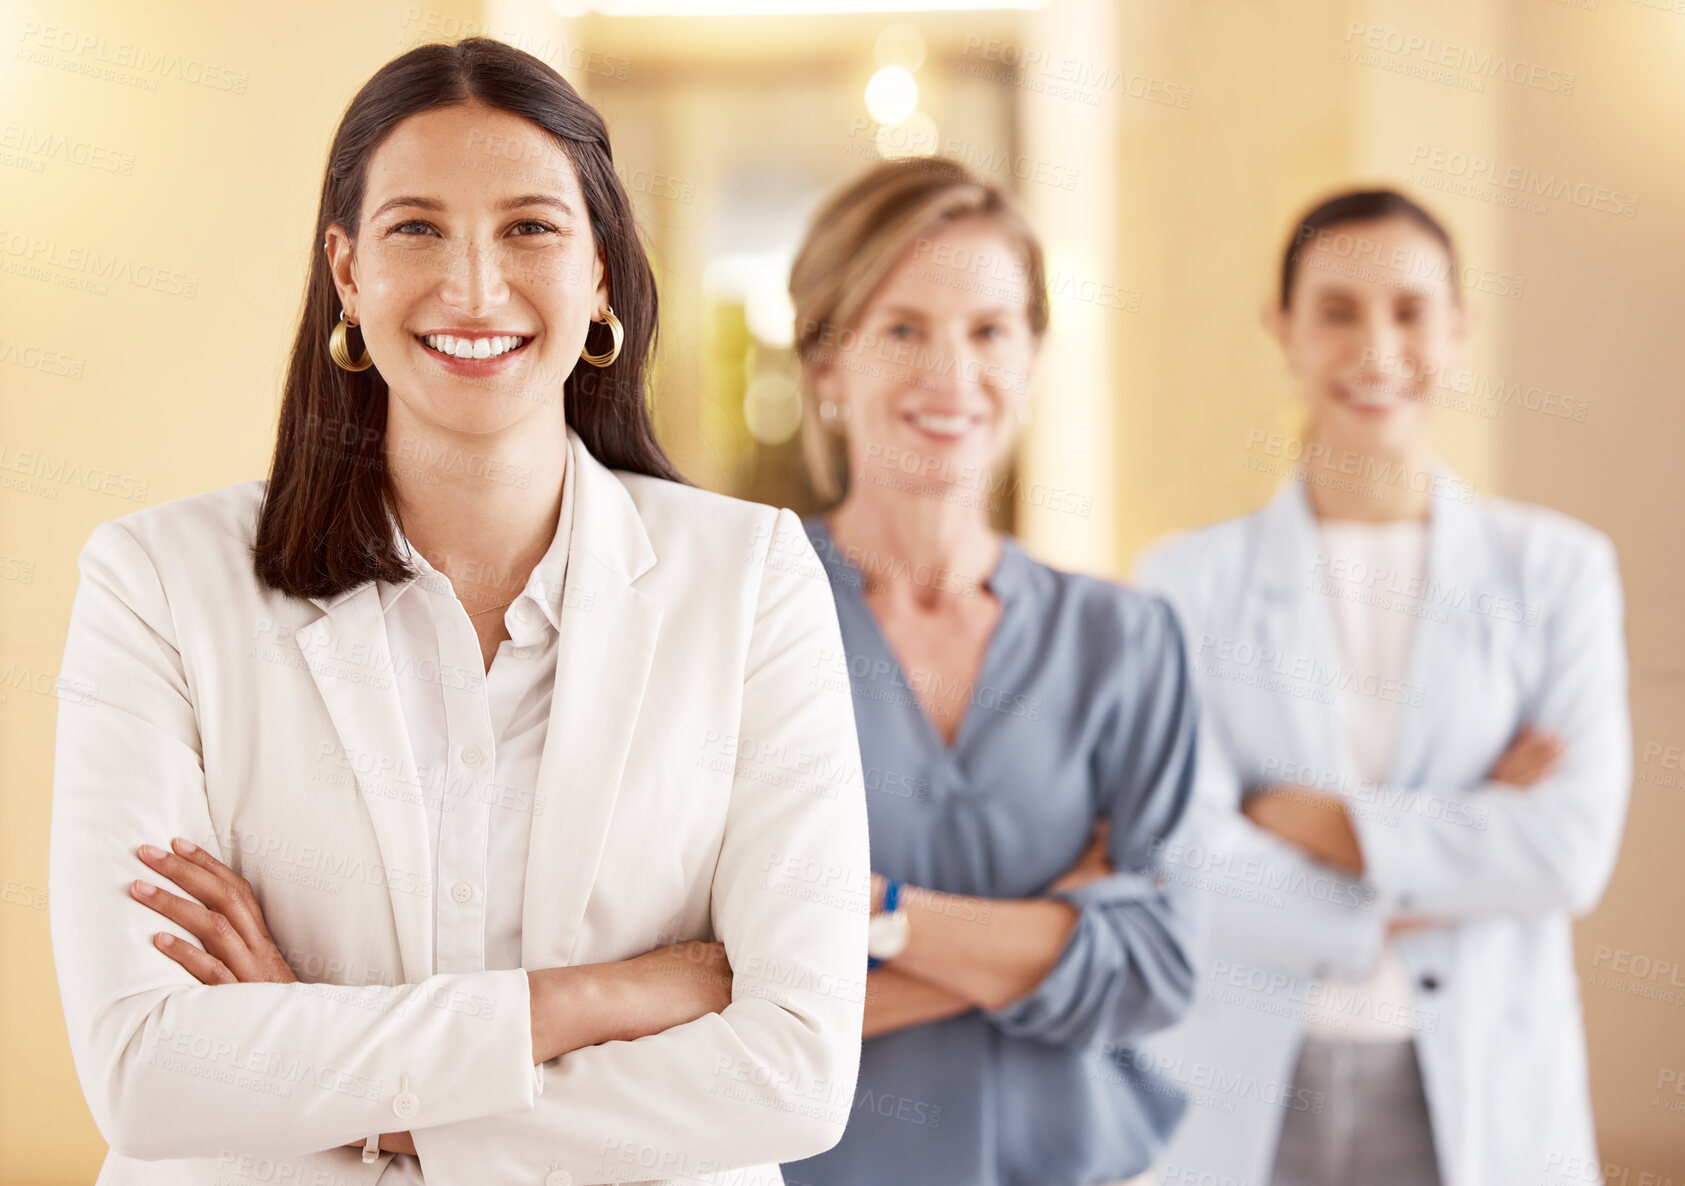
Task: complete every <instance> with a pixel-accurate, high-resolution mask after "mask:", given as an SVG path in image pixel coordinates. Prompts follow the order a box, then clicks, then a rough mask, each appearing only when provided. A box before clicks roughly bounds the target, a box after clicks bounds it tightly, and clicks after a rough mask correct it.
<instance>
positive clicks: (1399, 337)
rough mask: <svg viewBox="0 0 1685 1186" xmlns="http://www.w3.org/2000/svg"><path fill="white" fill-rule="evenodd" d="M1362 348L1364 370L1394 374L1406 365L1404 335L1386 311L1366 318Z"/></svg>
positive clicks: (1376, 312) (1379, 311)
mask: <svg viewBox="0 0 1685 1186" xmlns="http://www.w3.org/2000/svg"><path fill="white" fill-rule="evenodd" d="M1362 346H1363V355H1362V364H1363V369H1364V370H1375V371H1381V372H1383V373H1386V374H1394V373H1396V372H1397V371H1398V370H1399V368H1400V367H1401V366H1403V365H1404V359H1403V350H1404V335H1403V334H1402V333H1401V332H1400V331H1399V328H1398V326H1397V325H1396V324H1394V322H1393V319H1392V317H1391V315H1390V314H1389V313H1388V312H1386V311H1384V310H1375V311H1373V312H1372V313H1371V314H1370V315H1369V316H1368V317H1366V318H1364V321H1363V340H1362Z"/></svg>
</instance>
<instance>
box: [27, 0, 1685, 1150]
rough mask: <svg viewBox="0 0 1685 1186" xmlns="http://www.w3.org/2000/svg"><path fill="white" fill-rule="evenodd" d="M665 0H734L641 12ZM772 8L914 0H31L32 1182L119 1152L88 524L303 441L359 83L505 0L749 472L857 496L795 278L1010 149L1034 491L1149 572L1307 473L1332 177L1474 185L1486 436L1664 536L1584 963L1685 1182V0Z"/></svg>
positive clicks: (671, 349) (721, 434) (1015, 496)
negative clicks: (607, 138) (803, 378)
mask: <svg viewBox="0 0 1685 1186" xmlns="http://www.w3.org/2000/svg"><path fill="white" fill-rule="evenodd" d="M655 7H665V8H668V9H672V10H677V9H681V8H684V9H689V10H691V12H692V13H693V15H672V14H671V13H667V14H664V15H643V16H640V15H630V12H631V11H633V10H636V9H639V8H655ZM749 7H759V8H768V7H783V8H786V9H790V8H801V9H807V8H815V9H838V8H845V9H847V8H856V9H857V8H874V9H877V8H888V7H896V6H894V5H890V4H882V5H876V4H862V3H853V4H850V3H835V4H794V3H792V4H786V5H770V4H760V5H754V4H745V3H736V4H732V3H707V2H700V0H699V2H698V3H695V4H691V5H678V4H672V5H666V6H661V5H652V4H640V3H637V2H636V0H619V2H618V3H615V2H611V0H604V2H603V3H600V4H599V5H597V6H596V10H591V9H589V7H588V6H587V5H586V4H584V3H562V4H559V5H557V6H553V7H552V6H547V5H544V4H540V3H525V2H520V3H518V2H516V0H488V2H487V3H483V4H481V3H466V2H464V3H433V2H431V0H417V2H416V3H413V4H407V3H390V2H364V3H359V4H357V5H354V6H352V5H337V4H328V3H323V2H321V0H302V2H298V3H294V4H292V5H289V6H287V7H286V8H284V9H283V8H280V7H273V8H266V9H258V8H248V9H235V8H232V7H227V6H220V5H211V4H190V3H185V2H183V0H152V2H151V3H149V4H147V5H145V6H144V7H142V6H137V5H129V4H121V3H116V2H114V0H55V2H53V3H47V2H45V0H6V3H5V4H4V5H3V6H0V389H3V392H4V399H3V408H0V753H3V755H4V762H5V774H4V786H3V791H0V824H3V827H0V888H3V893H0V951H3V953H4V957H3V960H0V1182H4V1183H14V1182H15V1183H60V1182H62V1183H71V1182H86V1181H89V1180H91V1179H92V1178H93V1176H94V1174H95V1172H96V1170H97V1167H98V1164H99V1161H100V1159H101V1157H102V1155H103V1152H104V1146H103V1143H102V1142H101V1140H100V1137H99V1134H98V1133H97V1131H96V1130H95V1128H94V1126H93V1123H92V1121H91V1119H90V1117H89V1115H88V1112H87V1109H86V1107H85V1105H84V1104H83V1101H82V1098H81V1094H80V1091H79V1089H78V1086H77V1082H76V1079H75V1075H74V1070H73V1068H72V1066H71V1063H70V1058H69V1052H68V1047H67V1045H66V1041H65V1035H64V1028H63V1022H62V1019H61V1016H60V1013H59V1007H58V1000H57V985H56V981H55V978H54V971H53V965H52V960H51V954H50V950H49V944H48V933H47V913H46V892H45V889H44V887H45V885H46V837H47V825H48V816H49V799H50V787H51V765H52V737H53V727H54V717H55V708H56V697H55V681H56V666H57V663H58V660H59V657H60V654H61V651H62V646H63V640H64V625H65V621H66V618H67V615H68V612H69V608H70V601H71V597H72V594H73V592H74V589H75V583H76V568H75V559H76V554H77V552H78V550H79V549H80V547H81V545H82V543H83V541H84V540H85V539H86V538H87V536H88V533H89V532H90V531H91V530H92V529H93V527H94V526H95V525H96V524H98V523H100V522H102V521H104V520H107V519H111V518H115V517H117V516H118V515H122V514H125V513H127V512H128V511H130V510H133V509H136V508H138V507H140V506H144V505H150V504H152V503H156V502H159V501H163V500H165V499H169V498H175V497H178V496H182V495H187V494H192V493H196V492H199V491H202V490H206V489H209V488H212V487H216V486H221V485H225V484H227V483H231V482H235V481H239V480H243V479H246V478H250V477H254V476H262V475H263V473H264V472H265V468H266V465H267V461H268V454H269V450H270V447H271V444H272V433H273V427H274V420H275V413H276V408H277V394H278V390H279V382H280V374H281V369H282V367H283V364H284V359H285V350H286V348H287V346H288V344H289V343H290V341H291V337H292V333H293V330H294V327H295V319H296V317H297V315H298V308H299V298H300V293H301V291H302V283H303V277H304V273H305V268H306V264H307V261H308V258H309V253H310V252H311V251H312V250H314V249H315V242H314V238H313V235H312V222H313V218H314V210H315V202H316V195H317V192H318V189H319V186H320V179H321V171H322V167H323V161H324V154H325V150H326V146H327V143H328V140H329V138H330V136H331V134H332V131H333V128H334V126H335V123H336V121H337V119H338V117H339V115H340V113H341V112H342V111H343V109H344V106H345V104H346V102H347V101H348V100H349V99H350V97H351V95H352V94H353V93H354V91H355V90H356V89H357V87H358V86H359V85H360V84H361V83H362V82H363V81H364V80H365V79H366V78H367V77H368V75H369V74H370V73H372V72H373V71H374V70H375V69H376V68H377V67H379V66H380V65H381V64H382V63H384V62H386V61H387V60H389V59H390V58H391V57H393V56H395V55H396V54H397V53H399V52H401V51H402V50H404V49H406V48H408V47H409V46H411V45H414V44H416V43H417V42H420V41H426V40H453V39H455V38H458V37H461V36H464V35H467V34H473V33H481V34H487V35H491V36H496V37H499V38H501V39H503V40H506V41H509V42H511V43H513V44H515V45H518V46H520V47H522V48H524V49H527V50H529V51H530V52H532V53H534V54H537V55H538V56H540V57H542V58H544V59H545V60H547V61H549V62H550V63H551V64H552V65H553V66H555V67H556V68H557V69H558V70H560V71H561V72H562V73H563V74H564V75H565V76H566V77H568V79H569V80H570V81H572V82H573V83H574V84H575V86H577V87H578V88H579V90H580V91H581V92H582V93H583V94H584V95H585V96H586V97H587V98H588V99H589V100H591V101H592V102H593V103H595V104H596V105H597V106H598V107H599V108H600V109H601V110H602V111H603V112H604V114H605V116H606V117H607V119H608V121H609V125H610V128H611V132H612V135H613V138H614V146H615V155H616V160H617V163H618V166H619V168H620V171H621V176H622V179H623V180H624V182H625V184H626V185H627V187H628V189H630V190H631V191H632V192H633V193H634V196H635V199H636V201H637V204H638V209H639V213H640V216H641V218H642V219H643V223H644V228H645V234H646V238H647V240H648V246H649V249H650V252H651V255H652V257H653V258H654V260H655V262H656V267H657V274H658V277H659V280H660V284H661V299H662V303H663V319H662V328H661V335H662V336H661V347H660V356H659V363H658V371H657V379H656V390H655V393H654V402H655V407H656V413H657V422H658V426H659V428H660V431H661V434H662V438H663V441H664V443H665V445H666V446H667V448H668V449H669V451H670V452H671V453H672V454H673V456H674V457H675V459H676V460H677V461H678V462H679V464H680V465H681V467H682V468H683V469H684V470H685V472H686V473H688V474H689V475H690V476H691V477H692V478H693V479H694V480H696V481H698V482H699V483H701V484H703V485H707V486H711V487H714V488H717V489H722V490H726V491H728V492H731V493H734V494H738V495H741V496H744V497H749V498H756V499H760V500H763V501H768V502H774V503H780V504H784V505H790V506H794V507H796V508H797V509H798V510H802V511H806V510H809V509H812V508H813V507H814V505H815V503H814V501H813V496H812V493H811V491H810V490H809V489H808V487H807V485H806V483H805V479H804V477H803V475H802V472H801V469H800V464H799V455H798V451H797V447H796V444H795V440H794V434H795V429H796V424H797V419H796V418H797V416H798V415H799V409H798V406H797V403H796V395H795V385H794V384H795V368H794V362H793V359H792V357H791V354H790V351H789V349H788V343H789V331H790V326H789V311H788V308H787V305H786V304H785V303H784V298H783V297H782V293H781V290H782V282H783V273H782V269H783V268H784V267H785V266H787V263H788V259H789V256H790V254H791V253H792V251H793V250H794V248H795V246H796V243H797V241H798V239H799V237H800V235H801V233H802V229H803V227H804V226H805V222H806V219H807V217H808V215H809V214H810V212H811V211H812V209H813V207H814V206H815V204H816V203H817V201H818V199H819V198H820V196H821V195H822V194H823V193H824V192H825V191H826V190H827V189H829V188H830V187H832V186H834V185H835V184H837V183H839V182H841V181H843V180H845V179H847V178H849V177H851V176H853V175H854V174H855V173H857V172H859V171H860V170H862V169H863V168H865V167H866V165H867V164H868V163H869V162H871V161H873V160H875V159H877V158H878V157H880V156H885V155H896V154H908V153H925V154H938V155H944V156H952V157H954V158H956V159H959V160H962V161H964V162H965V163H967V164H969V165H971V166H972V167H974V168H977V169H979V170H980V171H983V172H985V173H989V174H992V175H994V176H995V177H997V178H998V179H1000V180H1002V181H1003V182H1005V183H1007V184H1009V185H1010V186H1011V187H1012V189H1013V190H1014V191H1015V192H1016V193H1017V194H1018V195H1019V197H1020V198H1021V199H1022V200H1023V202H1024V203H1025V204H1026V205H1027V207H1028V208H1029V210H1030V212H1031V214H1032V217H1033V218H1034V220H1035V222H1036V224H1037V226H1038V228H1039V230H1040V231H1041V233H1042V234H1043V236H1044V238H1045V241H1046V243H1047V246H1048V249H1049V253H1050V270H1051V273H1052V290H1053V328H1052V331H1051V336H1050V338H1049V341H1048V348H1047V349H1046V350H1044V352H1043V358H1042V364H1041V367H1040V370H1039V372H1038V375H1037V381H1036V384H1035V411H1036V418H1035V422H1034V426H1033V428H1032V429H1031V432H1030V434H1029V437H1028V439H1027V441H1026V444H1025V446H1024V448H1023V450H1022V454H1021V457H1020V458H1019V463H1018V466H1017V468H1016V472H1015V473H1014V475H1013V478H1012V481H1011V483H1010V484H1009V486H1008V487H1007V489H1006V490H1005V494H1006V495H1007V497H1006V498H1005V499H1004V500H1003V503H1002V505H1001V507H1000V508H999V510H998V517H999V519H1000V521H1001V522H1002V523H1003V525H1006V526H1010V527H1012V528H1013V529H1014V530H1016V531H1018V532H1019V533H1020V535H1021V536H1022V537H1023V539H1024V540H1025V542H1026V543H1027V545H1028V546H1029V548H1030V549H1031V551H1032V552H1034V553H1036V554H1037V555H1039V556H1040V557H1042V558H1043V559H1045V560H1047V561H1048V562H1050V563H1053V564H1056V565H1060V566H1063V567H1068V568H1073V569H1079V570H1084V571H1089V572H1094V573H1098V574H1101V575H1106V576H1111V577H1117V578H1122V577H1124V576H1126V575H1127V573H1128V570H1129V565H1130V562H1131V560H1132V559H1133V557H1134V555H1135V554H1136V553H1137V552H1138V551H1139V550H1140V549H1141V548H1142V547H1143V546H1144V545H1145V544H1147V543H1148V542H1150V541H1151V540H1153V539H1154V538H1155V537H1157V536H1159V535H1160V534H1162V533H1164V532H1166V531H1169V530H1173V529H1177V528H1181V527H1186V526H1190V525H1193V524H1198V523H1204V522H1209V521H1212V520H1215V519H1219V518H1224V517H1228V516H1232V515H1236V514H1240V513H1243V512H1246V511H1249V510H1251V509H1253V508H1255V507H1257V506H1258V505H1260V504H1261V503H1262V502H1263V501H1264V500H1265V499H1266V498H1267V497H1268V496H1269V493H1270V491H1271V489H1272V488H1273V486H1274V484H1275V481H1276V478H1275V477H1274V476H1273V475H1271V474H1270V473H1268V472H1266V469H1265V467H1264V466H1263V465H1262V464H1261V461H1262V460H1263V459H1262V457H1261V452H1262V450H1263V449H1264V446H1262V445H1260V443H1259V442H1260V441H1262V440H1266V439H1267V437H1268V434H1271V433H1283V434H1288V435H1291V434H1292V432H1293V431H1294V428H1295V424H1296V422H1297V413H1296V409H1295V406H1294V401H1293V397H1292V394H1291V391H1290V388H1289V384H1288V382H1287V378H1286V374H1285V371H1284V368H1283V365H1282V363H1281V361H1280V358H1279V355H1278V353H1277V351H1276V349H1275V347H1274V345H1273V343H1272V342H1271V341H1270V340H1269V339H1267V338H1266V336H1265V335H1264V332H1263V330H1262V327H1261V323H1260V317H1259V315H1260V310H1261V309H1262V308H1263V307H1264V305H1265V303H1266V302H1267V301H1268V300H1269V299H1270V293H1271V286H1272V284H1273V282H1274V280H1275V269H1276V267H1277V260H1278V258H1279V253H1280V250H1281V247H1282V243H1283V239H1284V236H1285V235H1286V234H1287V231H1288V227H1289V225H1290V223H1291V221H1292V219H1293V217H1294V216H1295V215H1296V214H1297V213H1298V212H1299V211H1300V210H1301V209H1303V208H1304V207H1306V206H1307V205H1308V204H1309V203H1310V202H1311V201H1313V200H1314V199H1316V198H1318V197H1320V196H1321V195H1322V194H1323V193H1325V192H1326V191H1328V190H1331V189H1333V188H1336V187H1343V186H1346V185H1349V184H1351V183H1353V182H1369V181H1373V182H1382V183H1388V184H1394V185H1401V186H1404V187H1407V188H1408V189H1409V190H1410V191H1411V192H1412V193H1413V194H1414V195H1415V196H1417V197H1418V198H1420V199H1421V200H1422V201H1423V202H1424V203H1425V204H1427V205H1428V206H1429V207H1430V208H1431V209H1433V210H1435V211H1436V212H1438V213H1439V214H1440V215H1442V216H1443V218H1444V219H1445V220H1446V221H1447V222H1448V223H1449V225H1450V226H1451V227H1452V229H1453V232H1454V233H1455V234H1456V236H1457V237H1458V239H1459V245H1460V248H1461V252H1462V256H1463V262H1464V265H1465V280H1468V281H1470V282H1471V284H1470V291H1469V298H1470V300H1471V302H1472V305H1473V307H1474V311H1475V315H1476V322H1475V333H1474V346H1473V351H1472V356H1471V359H1470V368H1471V371H1472V380H1471V382H1470V383H1469V384H1468V390H1467V391H1460V390H1450V389H1447V390H1446V391H1445V392H1444V397H1445V398H1444V400H1443V401H1442V402H1441V404H1440V405H1439V406H1438V407H1437V408H1436V411H1435V415H1436V417H1437V421H1436V426H1435V435H1436V440H1437V442H1438V444H1439V446H1440V449H1441V451H1442V452H1443V453H1444V454H1445V455H1446V456H1447V457H1448V458H1449V460H1450V461H1451V462H1452V464H1453V465H1454V466H1455V467H1456V468H1457V469H1458V471H1459V472H1460V473H1461V474H1462V476H1463V477H1465V478H1466V479H1468V480H1470V481H1472V482H1473V483H1474V484H1475V486H1476V488H1477V489H1479V490H1481V491H1484V492H1490V493H1497V494H1503V495H1509V496H1512V497H1517V498H1522V499H1527V500H1530V501H1535V502H1539V503H1544V504H1547V505H1550V506H1554V507H1558V508H1560V509H1562V510H1564V511H1566V512H1568V513H1570V514H1572V515H1575V516H1578V517H1580V518H1582V519H1585V520H1587V521H1589V522H1590V523H1592V524H1594V525H1595V526H1597V527H1599V528H1601V529H1603V530H1604V531H1606V532H1608V533H1609V534H1610V535H1611V536H1613V537H1614V540H1615V542H1616V544H1617V546H1618V548H1619V551H1620V557H1621V565H1622V571H1623V576H1624V579H1625V582H1626V590H1627V596H1628V639H1629V644H1630V654H1631V659H1632V697H1633V700H1632V702H1633V713H1634V745H1635V757H1636V762H1637V775H1636V778H1637V781H1636V784H1635V786H1634V794H1633V800H1632V808H1631V814H1630V817H1629V824H1628V828H1627V833H1626V839H1625V847H1624V849H1623V852H1622V857H1621V861H1620V865H1619V867H1618V869H1617V871H1616V874H1615V878H1614V881H1613V883H1612V885H1611V887H1610V889H1609V892H1608V894H1607V896H1606V897H1605V899H1604V901H1603V904H1602V905H1601V907H1600V908H1599V909H1598V910H1597V911H1596V913H1594V914H1593V915H1592V916H1590V917H1589V918H1587V919H1586V920H1584V921H1583V922H1581V923H1580V924H1579V926H1578V937H1579V952H1580V955H1579V959H1580V965H1581V973H1582V982H1583V984H1584V996H1585V1004H1586V1024H1587V1027H1588V1031H1589V1036H1590V1043H1591V1071H1592V1077H1593V1089H1594V1097H1595V1103H1596V1109H1597V1119H1598V1128H1599V1135H1600V1141H1601V1147H1602V1148H1601V1151H1602V1156H1603V1159H1604V1161H1605V1163H1606V1165H1607V1166H1608V1167H1610V1177H1611V1181H1620V1182H1624V1183H1638V1182H1640V1181H1641V1180H1649V1181H1656V1182H1662V1181H1669V1180H1671V1181H1676V1182H1677V1181H1680V1180H1682V1179H1685V1094H1679V1093H1678V1092H1677V1091H1675V1090H1674V1085H1676V1084H1678V1083H1680V1082H1681V1081H1682V1080H1685V971H1682V970H1681V969H1682V968H1685V927H1682V926H1681V924H1680V919H1681V918H1682V917H1685V879H1682V878H1681V877H1680V876H1679V875H1678V872H1677V870H1678V868H1679V856H1678V845H1679V842H1680V838H1681V837H1682V836H1685V758H1682V751H1685V679H1682V675H1685V628H1682V626H1681V624H1680V622H1679V615H1678V612H1677V609H1676V606H1677V603H1678V597H1679V590H1680V588H1681V581H1682V577H1685V572H1682V556H1685V546H1682V544H1681V540H1680V531H1679V527H1678V518H1679V516H1680V513H1681V511H1682V510H1685V463H1682V460H1681V453H1682V445H1685V413H1682V412H1681V410H1680V408H1679V407H1678V406H1677V402H1676V401H1677V400H1678V398H1679V375H1680V365H1679V364H1680V361H1681V341H1682V334H1681V329H1680V320H1681V313H1682V310H1685V267H1682V263H1681V261H1685V153H1682V152H1681V145H1685V2H1682V0H1118V2H1116V3H1112V2H1108V0H1050V2H1048V3H1045V4H1044V5H1041V6H1039V7H1036V6H1033V5H1032V6H1028V7H993V8H990V9H989V10H986V11H983V10H973V11H948V12H937V11H929V10H927V7H925V6H915V7H914V8H913V10H911V11H903V12H885V11H871V12H843V13H839V12H835V11H827V12H821V13H816V14H808V15H781V16H769V15H756V16H731V15H720V14H721V13H722V12H726V11H728V10H731V9H734V8H735V9H742V8H749ZM900 7H906V6H900ZM704 12H706V13H711V14H712V15H701V13H704ZM1448 49H1449V50H1451V51H1453V52H1450V53H1447V50H1448ZM1446 61H1451V62H1453V63H1455V64H1453V65H1445V64H1443V63H1444V62H1446ZM1518 64H1519V65H1518ZM1521 67H1525V68H1521ZM886 68H888V69H886ZM1563 183H1566V184H1563ZM1644 1174H1652V1175H1656V1177H1654V1178H1651V1179H1642V1177H1641V1176H1642V1175H1644ZM1617 1175H1620V1176H1617Z"/></svg>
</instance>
